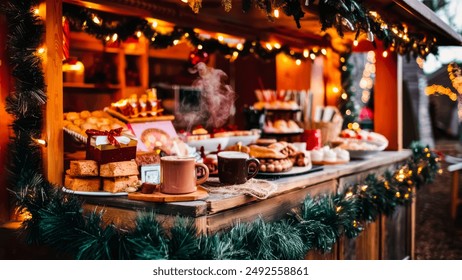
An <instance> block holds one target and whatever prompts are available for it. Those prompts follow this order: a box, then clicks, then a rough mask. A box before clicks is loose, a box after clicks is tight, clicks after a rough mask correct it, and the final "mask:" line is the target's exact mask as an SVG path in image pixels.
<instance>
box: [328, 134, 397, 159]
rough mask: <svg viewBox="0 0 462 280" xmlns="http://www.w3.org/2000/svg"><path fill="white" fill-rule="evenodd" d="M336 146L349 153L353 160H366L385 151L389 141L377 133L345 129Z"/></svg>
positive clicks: (336, 141)
mask: <svg viewBox="0 0 462 280" xmlns="http://www.w3.org/2000/svg"><path fill="white" fill-rule="evenodd" d="M334 144H336V145H337V147H339V148H342V149H345V150H347V151H349V153H350V157H351V158H356V159H364V158H368V157H370V156H373V155H374V154H377V153H379V152H380V151H383V150H385V149H386V148H387V147H388V140H387V138H385V136H383V135H382V134H379V133H376V132H369V131H366V130H361V129H359V130H351V129H344V130H342V132H341V133H340V137H338V138H337V139H336V140H335V142H334Z"/></svg>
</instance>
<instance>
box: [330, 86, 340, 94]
mask: <svg viewBox="0 0 462 280" xmlns="http://www.w3.org/2000/svg"><path fill="white" fill-rule="evenodd" d="M332 91H333V92H334V93H338V92H339V91H340V90H339V89H338V87H333V88H332Z"/></svg>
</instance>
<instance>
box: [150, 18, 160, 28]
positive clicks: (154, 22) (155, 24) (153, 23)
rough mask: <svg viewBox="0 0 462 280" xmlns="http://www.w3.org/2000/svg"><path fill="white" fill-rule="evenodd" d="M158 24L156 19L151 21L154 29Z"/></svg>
mask: <svg viewBox="0 0 462 280" xmlns="http://www.w3.org/2000/svg"><path fill="white" fill-rule="evenodd" d="M157 25H158V22H157V20H155V21H153V22H152V23H151V26H152V28H154V29H155V28H157Z"/></svg>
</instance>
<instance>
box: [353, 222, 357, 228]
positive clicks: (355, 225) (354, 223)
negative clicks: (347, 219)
mask: <svg viewBox="0 0 462 280" xmlns="http://www.w3.org/2000/svg"><path fill="white" fill-rule="evenodd" d="M353 226H354V227H355V228H357V227H358V222H357V221H356V220H353Z"/></svg>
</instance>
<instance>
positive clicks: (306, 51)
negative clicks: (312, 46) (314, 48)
mask: <svg viewBox="0 0 462 280" xmlns="http://www.w3.org/2000/svg"><path fill="white" fill-rule="evenodd" d="M308 56H310V52H309V51H308V50H307V49H304V50H303V57H305V58H308Z"/></svg>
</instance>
